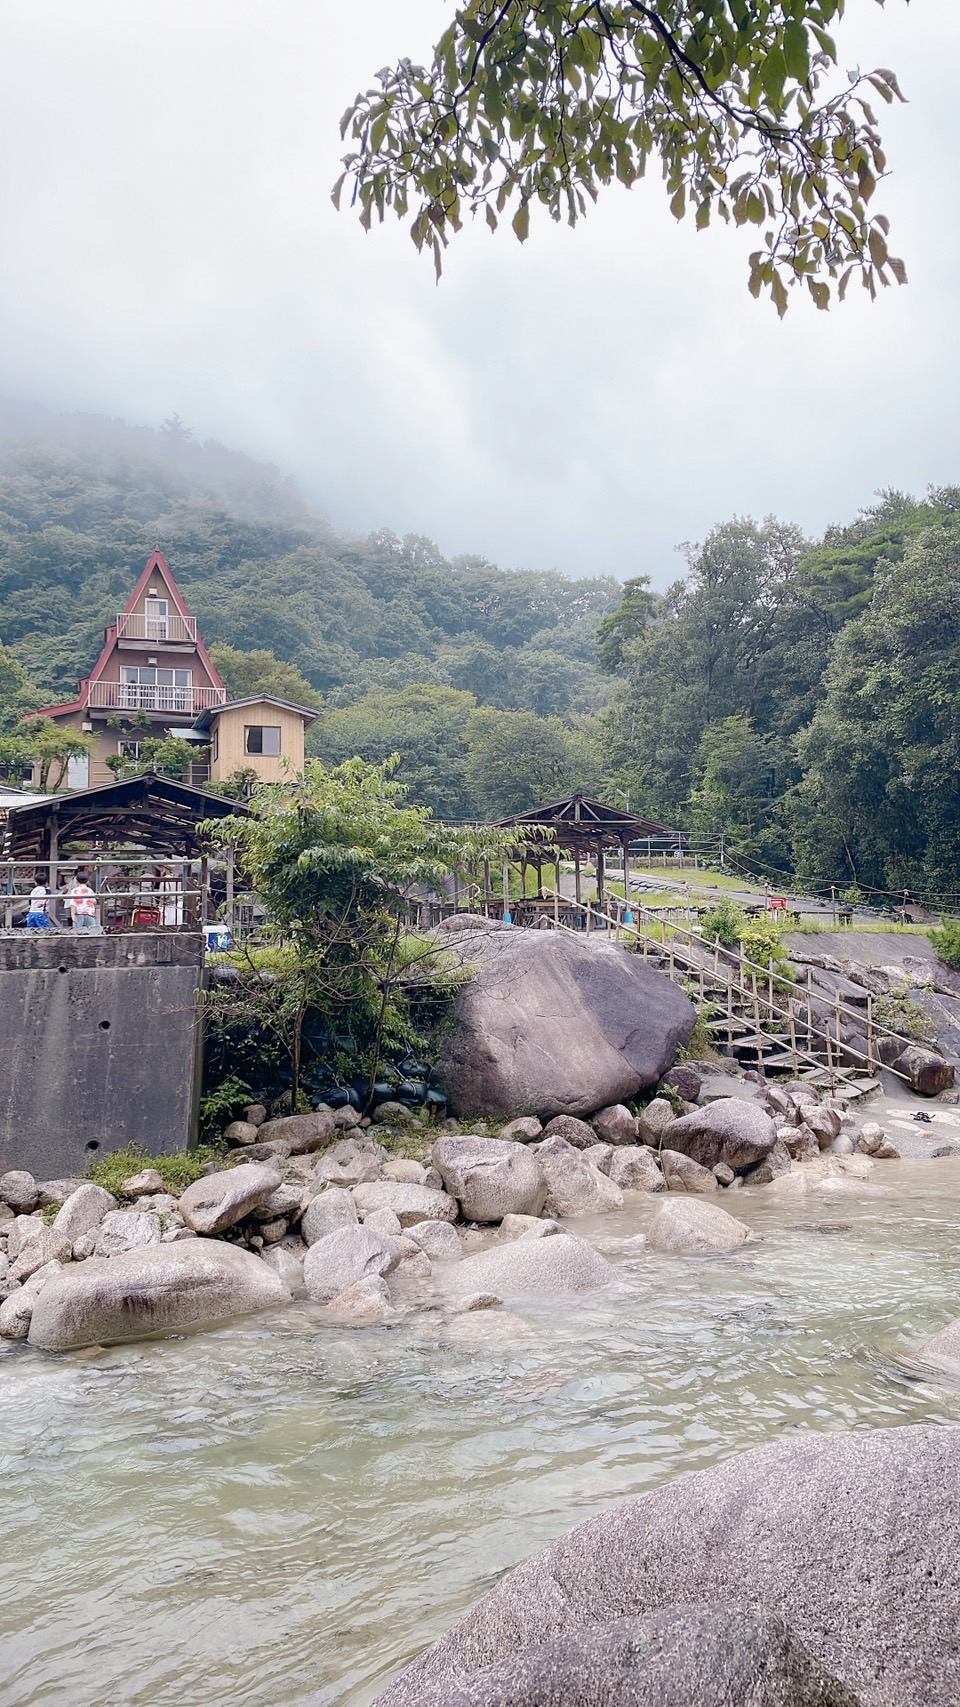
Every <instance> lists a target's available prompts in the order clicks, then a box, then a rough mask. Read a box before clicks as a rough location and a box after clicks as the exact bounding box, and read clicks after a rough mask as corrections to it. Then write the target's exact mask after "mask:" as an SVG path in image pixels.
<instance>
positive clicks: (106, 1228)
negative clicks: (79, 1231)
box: [93, 1209, 163, 1257]
mask: <svg viewBox="0 0 960 1707" xmlns="http://www.w3.org/2000/svg"><path fill="white" fill-rule="evenodd" d="M162 1234H163V1222H162V1221H161V1219H160V1217H159V1215H158V1214H157V1212H156V1210H154V1209H111V1210H110V1211H109V1212H108V1213H107V1214H106V1215H105V1216H104V1217H103V1220H102V1221H101V1223H100V1226H99V1228H98V1230H97V1242H96V1244H95V1246H94V1250H93V1254H94V1256H97V1257H117V1256H122V1254H123V1253H124V1252H125V1251H135V1250H140V1249H142V1248H143V1247H144V1246H146V1245H159V1243H160V1239H161V1236H162Z"/></svg>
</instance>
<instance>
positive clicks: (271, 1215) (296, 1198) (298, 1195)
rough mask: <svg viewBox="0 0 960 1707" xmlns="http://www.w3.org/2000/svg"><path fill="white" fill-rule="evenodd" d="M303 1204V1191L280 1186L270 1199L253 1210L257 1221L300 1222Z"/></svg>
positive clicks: (271, 1194) (286, 1185)
mask: <svg viewBox="0 0 960 1707" xmlns="http://www.w3.org/2000/svg"><path fill="white" fill-rule="evenodd" d="M302 1202H303V1191H302V1189H301V1188H300V1187H299V1186H296V1185H289V1184H286V1183H285V1184H283V1185H278V1186H277V1189H276V1191H272V1192H271V1193H270V1196H269V1197H265V1198H264V1200H263V1202H262V1203H258V1204H257V1206H256V1208H255V1209H254V1210H253V1212H252V1213H253V1219H254V1220H255V1221H277V1220H279V1219H281V1218H282V1219H283V1220H285V1221H299V1219H300V1209H301V1205H302Z"/></svg>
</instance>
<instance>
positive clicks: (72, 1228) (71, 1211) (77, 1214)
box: [53, 1180, 117, 1240]
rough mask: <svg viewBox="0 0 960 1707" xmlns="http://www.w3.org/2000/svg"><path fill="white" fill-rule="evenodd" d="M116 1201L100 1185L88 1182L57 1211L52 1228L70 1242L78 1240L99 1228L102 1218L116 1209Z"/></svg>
mask: <svg viewBox="0 0 960 1707" xmlns="http://www.w3.org/2000/svg"><path fill="white" fill-rule="evenodd" d="M116 1207H117V1200H116V1198H115V1197H113V1196H112V1195H111V1193H110V1192H109V1191H104V1189H103V1186H102V1185H94V1184H93V1182H92V1181H90V1180H88V1181H87V1183H86V1184H85V1185H81V1186H78V1187H77V1190H76V1191H75V1192H73V1193H72V1194H71V1195H70V1197H68V1198H67V1201H66V1203H63V1204H61V1206H60V1208H59V1210H58V1211H57V1216H56V1220H55V1221H54V1223H53V1224H54V1226H55V1227H56V1228H57V1229H58V1231H59V1232H61V1233H65V1234H66V1236H67V1238H68V1239H70V1240H74V1239H80V1238H82V1237H83V1234H84V1233H90V1232H92V1231H93V1229H94V1228H95V1227H99V1225H100V1223H101V1221H102V1220H103V1217H104V1216H105V1215H108V1214H109V1213H110V1211H111V1210H113V1209H116Z"/></svg>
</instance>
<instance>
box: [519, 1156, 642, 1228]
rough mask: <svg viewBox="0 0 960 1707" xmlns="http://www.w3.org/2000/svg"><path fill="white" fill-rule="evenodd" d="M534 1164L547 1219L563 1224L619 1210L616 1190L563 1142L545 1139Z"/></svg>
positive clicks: (619, 1196)
mask: <svg viewBox="0 0 960 1707" xmlns="http://www.w3.org/2000/svg"><path fill="white" fill-rule="evenodd" d="M537 1161H538V1163H539V1165H540V1170H541V1173H542V1175H543V1179H544V1182H545V1184H546V1189H547V1195H546V1199H545V1202H544V1204H543V1208H544V1210H545V1212H546V1214H547V1215H548V1216H556V1217H557V1218H558V1219H559V1220H561V1221H565V1220H569V1219H571V1217H573V1216H576V1215H602V1214H603V1213H604V1212H605V1211H606V1210H607V1209H622V1208H623V1192H622V1191H621V1190H620V1187H619V1186H616V1185H614V1183H613V1181H612V1180H609V1179H607V1177H606V1174H602V1173H601V1172H600V1170H599V1169H598V1168H595V1167H593V1166H592V1165H591V1163H590V1162H588V1161H586V1160H585V1158H584V1156H583V1154H582V1153H581V1151H579V1150H575V1149H574V1148H573V1146H572V1145H570V1144H568V1143H567V1141H566V1139H565V1138H559V1137H556V1138H547V1139H546V1141H545V1142H544V1143H543V1144H541V1146H540V1148H539V1150H538V1151H537Z"/></svg>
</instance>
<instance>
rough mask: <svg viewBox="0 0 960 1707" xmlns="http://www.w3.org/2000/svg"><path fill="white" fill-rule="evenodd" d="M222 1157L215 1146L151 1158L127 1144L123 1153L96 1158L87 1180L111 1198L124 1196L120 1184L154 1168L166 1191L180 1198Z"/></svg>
mask: <svg viewBox="0 0 960 1707" xmlns="http://www.w3.org/2000/svg"><path fill="white" fill-rule="evenodd" d="M222 1160H223V1153H222V1151H221V1149H220V1147H219V1146H218V1145H216V1144H199V1145H198V1146H197V1148H196V1149H195V1150H186V1151H182V1150H181V1151H177V1152H176V1154H174V1155H172V1156H151V1155H148V1153H147V1151H146V1150H144V1149H142V1148H141V1146H140V1145H139V1144H128V1146H127V1148H126V1149H125V1150H113V1151H111V1153H110V1155H108V1156H102V1157H99V1158H98V1159H97V1160H96V1161H95V1162H91V1163H90V1166H89V1167H88V1169H87V1178H88V1179H92V1180H93V1182H94V1184H95V1185H102V1186H103V1188H104V1190H105V1191H109V1192H110V1193H111V1194H112V1196H114V1197H117V1198H121V1197H122V1196H123V1183H124V1181H125V1180H128V1179H129V1178H130V1176H131V1174H138V1173H140V1172H141V1171H142V1170H143V1169H144V1168H156V1170H157V1173H158V1174H159V1175H160V1178H161V1179H162V1180H163V1183H164V1185H165V1186H166V1188H167V1190H168V1191H170V1192H172V1193H173V1194H174V1195H175V1196H176V1197H179V1195H180V1193H181V1192H182V1191H186V1189H187V1186H188V1185H192V1184H193V1182H194V1180H196V1179H199V1178H200V1177H201V1175H202V1173H203V1170H204V1168H205V1167H206V1166H207V1164H208V1163H209V1162H220V1161H222Z"/></svg>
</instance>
